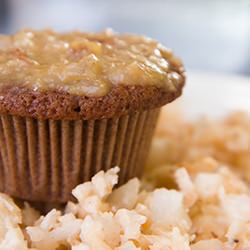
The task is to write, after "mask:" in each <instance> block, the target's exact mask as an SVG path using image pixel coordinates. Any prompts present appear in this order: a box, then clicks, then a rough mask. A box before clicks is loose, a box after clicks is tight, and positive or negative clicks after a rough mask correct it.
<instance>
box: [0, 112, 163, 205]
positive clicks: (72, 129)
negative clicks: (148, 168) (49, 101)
mask: <svg viewBox="0 0 250 250" xmlns="http://www.w3.org/2000/svg"><path fill="white" fill-rule="evenodd" d="M158 114H159V109H153V110H148V111H143V112H136V113H132V114H129V115H126V116H122V117H120V118H112V119H103V120H89V121H88V120H87V121H85V120H38V119H34V118H27V117H19V116H12V115H1V117H0V118H1V119H0V191H1V192H5V193H8V194H10V195H12V196H14V197H17V198H20V199H26V200H30V201H40V202H42V201H45V202H66V201H67V200H69V199H70V198H71V191H72V189H73V188H74V187H75V186H76V185H78V184H79V183H82V182H85V181H88V180H90V178H91V177H92V176H93V175H94V174H95V173H97V172H98V171H100V170H107V169H109V168H111V167H114V166H119V167H120V168H121V172H120V177H119V180H120V182H119V183H120V184H121V183H124V182H126V181H127V180H128V179H130V178H131V177H134V176H140V174H141V173H142V170H143V166H144V163H145V160H146V156H147V153H148V150H149V146H150V142H151V139H152V135H153V131H154V127H155V124H156V120H157V117H158Z"/></svg>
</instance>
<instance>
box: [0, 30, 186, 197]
mask: <svg viewBox="0 0 250 250" xmlns="http://www.w3.org/2000/svg"><path fill="white" fill-rule="evenodd" d="M184 81H185V77H184V70H183V66H182V64H181V62H180V61H179V60H178V59H177V58H175V57H174V56H173V54H172V52H171V51H170V50H168V49H166V48H164V47H163V46H162V45H160V44H159V43H157V42H156V41H154V40H151V39H149V38H145V37H141V36H136V35H127V34H125V35H119V34H115V33H112V32H111V31H105V32H102V33H81V32H71V33H65V34H58V33H56V32H54V31H51V30H44V31H32V30H26V31H21V32H19V33H17V34H14V35H12V36H1V37H0V138H1V139H0V191H1V192H6V193H8V194H10V195H12V196H14V197H18V198H22V199H26V200H31V201H46V202H65V201H67V200H68V199H69V197H70V193H71V190H72V188H73V187H75V186H76V185H77V184H79V183H81V182H83V181H86V180H89V179H90V178H91V176H92V175H94V174H95V173H96V172H98V171H100V170H102V169H103V170H107V169H108V168H111V167H113V166H115V165H118V166H120V168H121V172H120V175H121V176H120V180H121V182H124V181H126V180H128V179H129V178H131V177H133V176H139V175H140V174H141V172H142V169H143V165H144V162H145V158H146V156H147V152H148V149H149V145H150V141H151V138H152V134H153V131H154V127H155V123H156V120H157V117H158V113H159V109H160V107H161V106H163V105H164V104H166V103H169V102H172V101H173V100H174V99H176V98H177V97H178V96H180V95H181V92H182V87H183V85H184Z"/></svg>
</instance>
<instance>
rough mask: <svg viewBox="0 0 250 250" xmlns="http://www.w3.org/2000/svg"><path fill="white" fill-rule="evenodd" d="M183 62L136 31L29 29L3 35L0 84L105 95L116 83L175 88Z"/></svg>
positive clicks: (179, 80) (179, 78)
mask: <svg viewBox="0 0 250 250" xmlns="http://www.w3.org/2000/svg"><path fill="white" fill-rule="evenodd" d="M182 73H183V67H182V64H181V62H180V61H179V60H178V59H177V58H175V57H174V56H173V54H172V52H171V51H170V50H168V49H166V48H164V47H163V46H162V45H161V44H159V43H158V42H156V41H154V40H152V39H149V38H146V37H142V36H136V35H128V34H125V35H119V34H115V33H113V32H111V31H110V30H107V31H105V32H102V33H82V32H71V33H64V34H59V33H56V32H54V31H51V30H44V31H33V30H25V31H21V32H19V33H16V34H15V35H11V36H6V35H1V36H0V86H1V87H4V86H13V85H15V86H21V87H25V88H29V89H33V90H38V91H46V90H51V89H52V90H59V91H66V92H68V93H70V94H77V95H87V96H103V95H105V94H107V93H108V92H109V91H110V90H111V88H112V87H113V86H116V85H119V84H123V85H155V86H159V87H162V88H166V90H167V91H176V89H178V87H180V85H182V84H183V74H182Z"/></svg>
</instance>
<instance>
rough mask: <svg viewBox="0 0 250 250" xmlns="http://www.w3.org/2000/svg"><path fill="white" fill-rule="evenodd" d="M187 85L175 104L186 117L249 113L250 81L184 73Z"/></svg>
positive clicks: (225, 76) (228, 76)
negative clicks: (180, 107)
mask: <svg viewBox="0 0 250 250" xmlns="http://www.w3.org/2000/svg"><path fill="white" fill-rule="evenodd" d="M187 76H188V77H187V84H186V87H185V89H184V92H183V96H182V97H181V98H180V99H179V101H178V102H180V103H181V105H182V106H183V107H184V111H185V113H186V114H187V116H188V117H191V118H193V117H197V115H204V114H205V115H209V116H212V117H219V116H221V115H225V114H226V113H228V112H231V111H237V110H245V111H247V112H250V78H247V77H239V76H234V75H215V74H207V73H190V72H188V73H187Z"/></svg>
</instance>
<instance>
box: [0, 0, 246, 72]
mask: <svg viewBox="0 0 250 250" xmlns="http://www.w3.org/2000/svg"><path fill="white" fill-rule="evenodd" d="M26 27H31V28H39V29H42V28H47V27H52V28H54V29H56V30H58V31H67V30H71V29H80V30H87V31H99V30H102V29H104V28H106V27H111V28H113V29H114V30H116V31H119V32H132V33H139V34H144V35H147V36H150V37H153V38H156V39H158V40H159V41H160V42H161V43H163V44H164V45H165V46H168V47H171V48H172V49H173V50H174V51H175V53H176V54H177V55H180V56H181V58H182V59H183V61H184V63H185V65H186V68H187V69H190V70H192V71H205V72H217V73H218V72H220V73H229V74H239V75H248V76H249V75H250V0H210V1H207V0H137V1H134V0H125V1H119V0H105V1H101V0H71V1H70V0H0V32H1V33H13V32H15V31H17V30H19V29H21V28H26Z"/></svg>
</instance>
